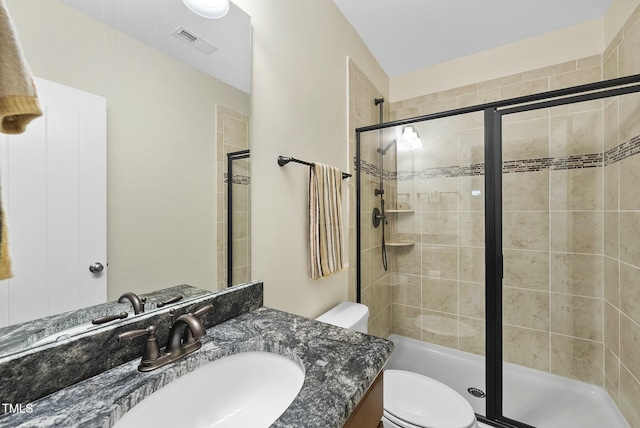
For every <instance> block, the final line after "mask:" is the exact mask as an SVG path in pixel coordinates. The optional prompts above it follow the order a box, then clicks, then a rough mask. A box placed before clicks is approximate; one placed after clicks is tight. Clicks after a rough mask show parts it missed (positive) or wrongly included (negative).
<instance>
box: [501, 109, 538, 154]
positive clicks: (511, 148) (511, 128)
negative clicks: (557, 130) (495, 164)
mask: <svg viewBox="0 0 640 428" xmlns="http://www.w3.org/2000/svg"><path fill="white" fill-rule="evenodd" d="M547 156H549V120H548V119H546V118H544V119H535V120H527V121H522V122H514V123H506V124H504V125H503V127H502V159H503V160H518V159H538V158H544V157H547Z"/></svg>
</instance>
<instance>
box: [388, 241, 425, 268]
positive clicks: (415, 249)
mask: <svg viewBox="0 0 640 428" xmlns="http://www.w3.org/2000/svg"><path fill="white" fill-rule="evenodd" d="M389 255H391V258H394V255H395V259H396V263H397V272H399V273H402V274H409V275H420V274H421V273H422V271H421V262H420V260H421V257H422V251H421V249H420V245H414V246H412V247H396V248H393V249H389V248H387V257H388V256H389Z"/></svg>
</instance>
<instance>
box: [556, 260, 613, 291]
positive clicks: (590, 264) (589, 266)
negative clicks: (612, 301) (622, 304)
mask: <svg viewBox="0 0 640 428" xmlns="http://www.w3.org/2000/svg"><path fill="white" fill-rule="evenodd" d="M550 263H551V268H550V269H551V276H550V278H551V281H550V286H551V291H553V292H556V293H564V294H574V295H577V296H588V297H599V298H602V296H603V288H604V276H603V271H604V267H603V259H602V256H600V255H591V254H571V253H551V257H550Z"/></svg>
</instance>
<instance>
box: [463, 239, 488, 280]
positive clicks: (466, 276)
mask: <svg viewBox="0 0 640 428" xmlns="http://www.w3.org/2000/svg"><path fill="white" fill-rule="evenodd" d="M484 253H485V251H484V248H472V247H459V248H458V256H459V269H460V270H459V273H458V275H459V279H460V280H461V281H467V282H482V283H484V281H485V263H484V257H485V254H484Z"/></svg>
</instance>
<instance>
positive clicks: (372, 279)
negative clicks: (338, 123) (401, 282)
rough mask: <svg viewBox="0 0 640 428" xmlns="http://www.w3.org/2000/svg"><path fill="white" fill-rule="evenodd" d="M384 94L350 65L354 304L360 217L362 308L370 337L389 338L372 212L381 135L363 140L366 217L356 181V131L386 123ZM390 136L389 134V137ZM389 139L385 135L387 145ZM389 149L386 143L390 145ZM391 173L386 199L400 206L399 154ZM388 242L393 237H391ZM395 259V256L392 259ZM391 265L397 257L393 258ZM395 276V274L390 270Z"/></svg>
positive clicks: (385, 278)
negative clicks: (397, 194) (395, 172)
mask: <svg viewBox="0 0 640 428" xmlns="http://www.w3.org/2000/svg"><path fill="white" fill-rule="evenodd" d="M381 97H382V93H381V92H380V91H378V89H376V88H375V87H374V86H373V84H372V83H371V81H370V80H369V79H368V78H367V77H366V76H365V75H364V73H362V71H361V70H360V69H359V68H358V67H357V65H356V64H355V63H354V62H353V61H352V60H349V131H350V132H349V158H350V159H352V160H353V162H354V163H353V164H352V165H351V168H352V170H351V171H349V172H351V173H352V174H353V177H352V178H351V179H349V198H350V200H349V300H351V301H355V300H356V271H355V269H356V215H360V216H361V225H362V228H361V229H362V230H361V234H362V239H361V246H362V247H361V261H362V290H361V292H362V303H364V304H365V305H367V306H368V307H369V311H370V316H369V333H371V334H373V335H376V336H380V337H387V336H388V335H389V334H390V330H391V306H390V303H391V288H390V287H389V284H390V274H389V272H388V271H385V270H384V268H383V266H382V259H381V257H382V256H381V251H382V228H381V227H378V228H374V227H373V224H372V220H371V218H372V212H373V208H374V207H376V206H377V207H378V208H379V207H380V198H379V197H376V196H375V195H374V189H376V188H377V187H379V179H380V178H379V174H380V172H379V168H378V154H377V152H376V149H377V148H378V145H379V140H378V138H379V134H378V133H377V132H376V133H367V134H366V135H363V138H362V141H361V144H362V153H361V157H362V175H361V183H362V188H361V201H360V203H361V211H360V213H357V212H356V187H355V186H356V180H355V168H354V167H355V156H356V152H355V146H356V144H355V129H356V128H359V127H362V126H366V125H371V124H376V123H378V122H379V120H380V110H379V106H376V105H375V104H374V99H375V98H381ZM388 105H389V104H388V102H387V103H385V104H384V110H383V117H384V120H385V121H388V120H389V107H388ZM385 134H386V133H385ZM385 137H386V135H383V140H385ZM385 145H386V143H385ZM384 162H385V167H384V174H385V176H386V179H385V184H384V185H385V199H386V200H389V201H394V200H395V192H394V187H395V184H394V183H393V182H392V181H391V180H389V179H388V178H389V176H390V168H391V169H393V168H395V157H394V154H392V153H391V152H389V154H388V155H386V156H385V159H384ZM387 236H388V232H387ZM389 256H390V255H389ZM389 260H391V257H389ZM390 270H391V269H390Z"/></svg>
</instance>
